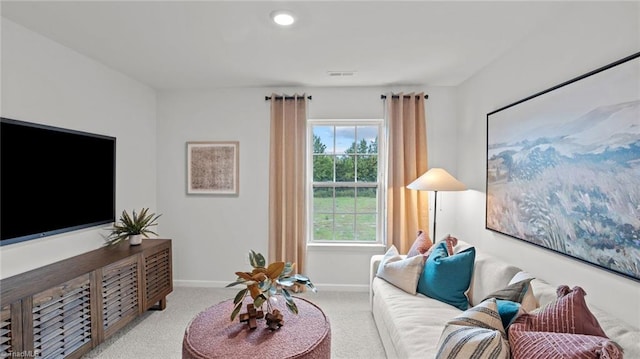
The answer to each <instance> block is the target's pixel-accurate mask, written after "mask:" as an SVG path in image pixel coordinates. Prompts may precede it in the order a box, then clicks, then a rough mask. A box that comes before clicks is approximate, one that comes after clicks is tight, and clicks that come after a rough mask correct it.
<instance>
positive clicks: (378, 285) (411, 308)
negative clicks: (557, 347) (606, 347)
mask: <svg viewBox="0 0 640 359" xmlns="http://www.w3.org/2000/svg"><path fill="white" fill-rule="evenodd" d="M468 247H469V244H467V243H465V242H463V241H460V242H459V243H458V245H457V246H456V248H455V251H456V252H458V251H460V250H463V249H465V248H468ZM383 257H384V256H383V255H375V256H373V257H372V258H371V267H370V275H371V282H370V287H369V288H370V290H369V291H370V293H369V294H370V304H371V311H372V313H373V318H374V321H375V323H376V326H377V328H378V332H379V333H380V338H381V340H382V344H383V346H384V349H385V352H386V354H387V357H388V358H402V359H405V358H434V357H435V355H436V353H437V351H438V340H439V338H440V334H441V333H442V330H443V329H444V327H445V324H446V322H447V321H448V320H450V319H452V318H454V317H456V316H457V315H458V314H460V313H461V312H462V311H461V310H460V309H458V308H456V307H453V306H451V305H449V304H446V303H443V302H440V301H438V300H435V299H432V298H429V297H426V296H424V295H422V294H420V293H418V294H417V295H412V294H409V293H407V292H405V291H403V290H402V289H399V288H397V287H395V286H394V285H392V284H390V283H389V282H387V281H385V280H383V279H381V278H378V277H376V273H377V271H378V266H379V264H380V262H381V260H382V258H383ZM520 271H521V269H519V268H517V267H514V266H511V265H508V264H506V263H504V262H502V261H500V260H498V259H496V258H495V257H491V256H489V255H486V254H484V253H482V252H481V251H479V250H478V248H476V259H475V266H474V273H473V278H472V280H471V286H470V288H469V291H468V293H467V294H468V296H469V298H470V307H471V306H475V305H477V304H479V301H481V300H482V299H484V298H485V297H486V296H487V295H488V294H490V293H492V292H494V291H496V290H498V289H501V288H504V287H506V286H507V285H508V283H509V281H510V280H511V279H512V278H513V276H514V275H515V274H516V273H518V272H520ZM567 284H568V285H569V286H573V283H567ZM531 287H532V289H533V292H534V294H535V296H536V298H537V299H538V301H539V302H540V305H545V304H546V303H549V302H551V301H553V300H555V299H556V288H555V287H553V286H551V285H550V284H548V283H546V282H544V281H543V280H540V279H534V280H532V281H531ZM587 303H588V293H587ZM588 305H589V309H590V310H591V312H592V313H593V314H594V315H595V316H596V317H597V319H598V322H599V323H600V326H601V327H602V329H603V330H604V331H605V333H606V334H607V336H608V337H609V338H611V339H612V340H614V341H615V342H616V343H618V344H619V345H620V346H621V347H622V348H623V349H624V351H625V354H624V357H625V359H640V330H639V329H638V328H633V327H631V326H630V325H627V324H625V323H623V322H621V321H620V320H618V319H616V318H614V317H613V316H611V315H610V314H607V313H605V312H604V311H602V310H599V309H598V308H596V307H594V306H593V305H591V304H588Z"/></svg>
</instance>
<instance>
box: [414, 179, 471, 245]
mask: <svg viewBox="0 0 640 359" xmlns="http://www.w3.org/2000/svg"><path fill="white" fill-rule="evenodd" d="M407 188H409V189H413V190H417V191H434V192H435V194H434V196H435V198H434V200H433V237H431V240H432V241H433V242H434V243H435V241H436V214H437V213H438V191H464V190H466V189H467V187H466V186H465V185H464V184H463V183H462V182H460V181H458V180H457V179H455V177H453V176H452V175H450V174H449V172H447V171H445V170H444V169H442V168H432V169H430V170H428V171H427V172H425V173H424V174H423V175H422V176H420V177H418V178H417V179H416V180H415V181H413V182H411V183H410V184H409V185H408V186H407Z"/></svg>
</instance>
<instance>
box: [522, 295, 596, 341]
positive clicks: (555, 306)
mask: <svg viewBox="0 0 640 359" xmlns="http://www.w3.org/2000/svg"><path fill="white" fill-rule="evenodd" d="M557 293H558V299H557V300H556V301H555V302H551V303H549V304H547V305H546V306H545V307H543V308H541V309H540V310H539V311H538V312H537V313H535V314H534V313H529V314H524V315H522V316H520V317H519V318H518V319H517V320H516V322H520V323H523V324H524V325H526V327H527V328H528V329H529V330H532V331H538V332H556V333H569V334H585V335H595V336H600V337H605V338H606V337H607V335H606V334H605V333H604V330H602V327H600V323H598V319H596V317H595V316H594V315H593V313H591V311H590V310H589V308H588V307H587V303H586V302H585V300H584V296H585V295H586V293H585V291H584V290H583V289H582V288H580V287H573V289H569V287H568V286H566V285H561V286H559V287H558V289H557ZM515 324H516V323H514V324H513V325H515Z"/></svg>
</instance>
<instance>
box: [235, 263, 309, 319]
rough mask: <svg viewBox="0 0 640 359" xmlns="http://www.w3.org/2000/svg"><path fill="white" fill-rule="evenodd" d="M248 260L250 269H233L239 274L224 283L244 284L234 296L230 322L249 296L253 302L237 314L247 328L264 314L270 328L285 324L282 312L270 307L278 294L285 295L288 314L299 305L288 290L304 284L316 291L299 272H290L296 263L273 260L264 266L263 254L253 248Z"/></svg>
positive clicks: (296, 309)
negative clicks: (248, 270) (234, 278)
mask: <svg viewBox="0 0 640 359" xmlns="http://www.w3.org/2000/svg"><path fill="white" fill-rule="evenodd" d="M249 263H250V264H251V266H252V267H253V269H252V271H251V272H236V275H237V276H238V278H237V279H236V281H235V282H233V283H230V284H228V285H227V286H226V287H227V288H228V287H233V286H236V285H238V284H244V285H245V286H246V288H245V289H242V290H240V291H239V292H238V294H236V296H235V298H234V299H233V304H234V308H233V311H232V312H231V321H233V320H235V318H236V317H237V316H238V314H239V313H240V310H241V309H242V304H243V302H244V299H245V297H246V296H247V295H250V296H251V299H252V300H253V303H250V304H248V305H247V313H244V314H241V315H240V321H241V322H247V324H249V328H250V329H255V328H256V327H257V324H256V320H257V319H262V318H263V317H264V318H265V319H266V321H267V326H268V328H269V329H271V330H275V329H278V328H280V327H281V326H282V325H283V324H284V320H283V317H282V313H280V311H279V310H278V309H274V308H273V307H272V302H275V301H276V296H277V295H282V296H283V297H284V299H285V302H286V305H287V309H289V311H290V312H291V313H293V314H298V306H297V305H296V303H295V301H294V300H293V296H292V295H291V293H290V291H297V290H298V289H300V287H302V288H304V287H307V288H309V289H311V290H312V291H313V292H314V293H315V292H317V289H316V287H315V286H314V285H313V283H312V282H311V280H310V279H309V278H307V277H305V276H304V275H301V274H292V273H293V270H294V268H295V263H291V262H286V263H285V262H273V263H271V264H269V265H268V266H265V265H266V260H265V258H264V256H263V255H262V254H260V253H256V252H254V251H253V250H252V251H250V252H249ZM265 304H266V306H267V309H266V314H264V312H263V311H262V306H263V305H265Z"/></svg>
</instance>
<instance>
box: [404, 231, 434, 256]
mask: <svg viewBox="0 0 640 359" xmlns="http://www.w3.org/2000/svg"><path fill="white" fill-rule="evenodd" d="M432 245H433V243H431V240H430V239H429V237H428V236H427V235H426V234H425V233H424V232H423V231H421V230H420V231H418V237H417V238H416V240H415V241H414V242H413V244H412V245H411V248H410V249H409V253H407V258H408V257H415V256H417V255H420V254H425V253H426V252H427V251H428V250H429V248H431V246H432Z"/></svg>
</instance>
